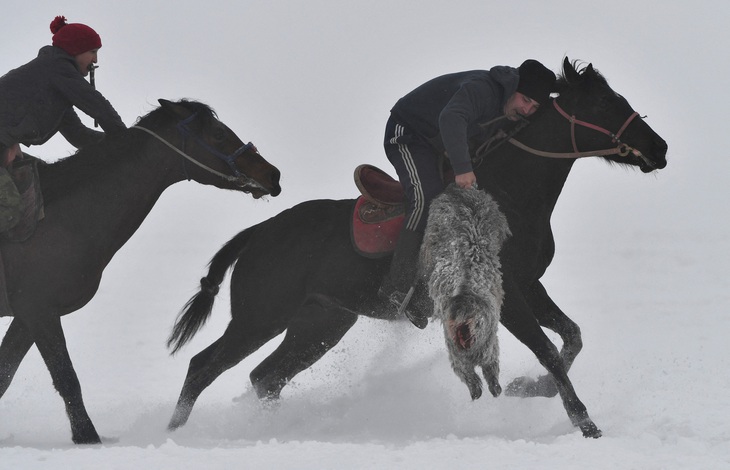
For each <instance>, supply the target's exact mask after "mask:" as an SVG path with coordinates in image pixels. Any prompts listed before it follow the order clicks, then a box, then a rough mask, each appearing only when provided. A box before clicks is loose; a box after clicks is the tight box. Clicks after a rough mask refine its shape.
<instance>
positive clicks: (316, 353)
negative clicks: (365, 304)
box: [250, 298, 357, 400]
mask: <svg viewBox="0 0 730 470" xmlns="http://www.w3.org/2000/svg"><path fill="white" fill-rule="evenodd" d="M356 321H357V315H356V314H354V313H352V312H348V311H344V310H342V309H340V308H338V307H337V306H336V305H335V304H334V303H330V302H326V301H323V300H322V299H316V300H315V299H311V298H310V299H308V300H306V301H305V303H304V305H303V306H302V307H301V308H300V310H299V312H297V314H296V315H295V316H294V317H293V318H292V320H291V321H290V322H289V327H288V328H287V331H286V335H285V337H284V340H283V341H282V343H281V344H280V345H279V347H278V348H276V350H275V351H274V352H273V353H271V355H270V356H269V357H267V358H266V359H265V360H264V361H263V362H262V363H261V364H259V365H258V366H257V367H256V368H255V369H254V370H253V371H252V372H251V375H250V378H251V383H252V384H253V386H254V390H255V391H256V394H257V395H258V397H259V398H261V399H272V400H273V399H278V398H279V395H280V394H281V390H282V388H284V386H285V385H286V384H287V382H289V381H290V380H291V379H292V378H294V376H296V375H297V374H298V373H299V372H301V371H303V370H304V369H306V368H307V367H309V366H311V365H312V364H314V363H315V362H317V361H318V360H319V359H320V358H321V357H322V356H323V355H324V354H325V353H326V352H327V351H329V350H330V349H332V348H333V347H334V346H335V345H336V344H337V343H338V342H339V341H340V339H342V337H343V336H344V335H345V333H347V331H348V330H349V329H350V328H352V325H354V324H355V322H356Z"/></svg>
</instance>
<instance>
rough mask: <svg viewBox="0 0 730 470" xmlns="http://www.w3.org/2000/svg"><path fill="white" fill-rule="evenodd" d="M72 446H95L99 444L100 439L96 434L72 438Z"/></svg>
mask: <svg viewBox="0 0 730 470" xmlns="http://www.w3.org/2000/svg"><path fill="white" fill-rule="evenodd" d="M72 440H73V442H74V444H76V445H97V444H101V438H100V437H99V435H98V434H96V433H94V434H93V435H91V434H89V435H88V436H74V437H73V438H72Z"/></svg>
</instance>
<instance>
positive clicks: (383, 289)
mask: <svg viewBox="0 0 730 470" xmlns="http://www.w3.org/2000/svg"><path fill="white" fill-rule="evenodd" d="M422 241H423V233H421V232H417V231H415V230H409V229H403V231H402V232H401V234H400V237H399V238H398V243H397V244H396V246H395V252H394V253H393V259H392V261H391V262H390V271H389V272H388V274H387V275H386V276H385V279H384V280H383V283H382V284H381V286H380V289H379V290H378V296H379V297H380V298H382V299H384V300H387V301H389V302H390V303H391V304H393V305H394V306H395V307H396V308H397V309H398V313H405V315H406V317H408V319H409V320H410V321H411V323H413V324H414V325H416V326H417V327H418V328H421V329H423V328H425V327H426V325H428V317H427V316H426V315H425V314H424V313H423V312H421V311H420V310H419V309H416V308H408V306H409V302H410V300H411V297H412V295H413V292H414V290H415V283H416V274H417V271H418V255H419V251H420V249H421V242H422Z"/></svg>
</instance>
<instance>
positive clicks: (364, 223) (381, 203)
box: [350, 165, 405, 258]
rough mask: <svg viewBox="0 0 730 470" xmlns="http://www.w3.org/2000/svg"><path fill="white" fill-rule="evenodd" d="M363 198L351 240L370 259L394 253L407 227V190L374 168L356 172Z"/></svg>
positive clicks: (358, 204)
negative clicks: (405, 222)
mask: <svg viewBox="0 0 730 470" xmlns="http://www.w3.org/2000/svg"><path fill="white" fill-rule="evenodd" d="M355 185H356V186H357V188H358V189H359V190H360V193H361V194H362V196H360V197H359V198H358V199H357V201H356V202H355V210H354V211H353V213H352V224H351V230H350V234H351V238H352V244H353V246H354V248H355V251H357V252H358V253H360V254H361V255H363V256H367V257H369V258H380V257H383V256H386V255H388V254H390V253H392V252H393V250H394V249H395V244H396V242H397V241H398V236H399V235H400V231H401V229H402V228H403V220H404V218H405V215H404V214H405V208H404V206H403V188H402V187H401V184H400V182H398V181H396V180H395V179H393V178H392V177H390V175H388V174H387V173H385V172H384V171H383V170H381V169H379V168H376V167H374V166H372V165H360V166H358V167H357V168H356V169H355Z"/></svg>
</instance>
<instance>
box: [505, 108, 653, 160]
mask: <svg viewBox="0 0 730 470" xmlns="http://www.w3.org/2000/svg"><path fill="white" fill-rule="evenodd" d="M553 106H554V107H555V109H556V110H557V111H558V113H559V114H560V115H561V116H563V117H564V118H565V119H567V120H568V121H569V122H570V138H571V141H572V144H573V152H546V151H543V150H537V149H534V148H532V147H529V146H527V145H525V144H523V143H522V142H520V141H518V140H516V139H515V138H513V137H509V138H508V140H507V141H508V142H509V143H511V144H512V145H514V146H515V147H518V148H520V149H522V150H524V151H526V152H529V153H531V154H533V155H537V156H540V157H548V158H582V157H594V156H596V157H600V156H606V155H619V156H621V157H626V156H628V155H629V154H630V153H633V154H634V155H636V156H637V157H639V158H641V159H642V160H643V161H644V162H645V163H647V164H648V165H650V166H654V165H653V164H652V163H651V161H650V160H649V159H648V158H646V157H645V156H644V155H643V154H642V153H641V152H639V151H638V150H636V149H635V148H633V147H631V146H629V145H628V144H625V143H623V142H621V140H620V137H621V134H623V132H624V131H625V130H626V128H627V127H628V126H629V124H630V123H631V122H632V121H633V120H634V118H636V116H638V115H639V113H637V112H635V111H634V113H632V114H631V116H629V117H628V118H627V119H626V121H624V123H623V125H622V126H621V128H620V129H619V130H618V132H616V133H615V134H614V133H613V132H611V131H609V130H607V129H604V128H603V127H600V126H597V125H595V124H591V123H590V122H586V121H581V120H579V119H576V118H575V115H569V114H568V113H566V112H565V110H563V108H561V107H560V105H559V104H558V101H557V100H555V99H553ZM576 125H579V126H583V127H587V128H589V129H593V130H594V131H598V132H601V133H603V134H606V135H607V136H609V137H611V142H614V143H618V146H616V147H615V148H609V149H603V150H590V151H584V152H581V151H579V150H578V145H577V144H576V141H575V126H576Z"/></svg>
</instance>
